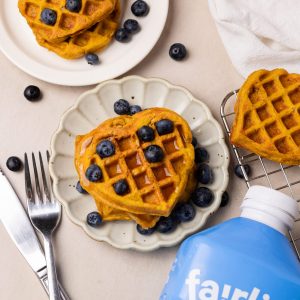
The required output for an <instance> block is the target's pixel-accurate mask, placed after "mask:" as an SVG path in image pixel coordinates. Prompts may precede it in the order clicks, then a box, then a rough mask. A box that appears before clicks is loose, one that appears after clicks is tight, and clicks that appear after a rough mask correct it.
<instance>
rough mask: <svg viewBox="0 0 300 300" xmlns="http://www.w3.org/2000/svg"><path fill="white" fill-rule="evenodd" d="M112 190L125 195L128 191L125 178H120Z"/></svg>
mask: <svg viewBox="0 0 300 300" xmlns="http://www.w3.org/2000/svg"><path fill="white" fill-rule="evenodd" d="M114 190H115V192H116V194H117V195H125V194H126V193H127V192H128V191H129V186H128V183H127V181H126V179H121V180H119V181H117V182H116V183H115V184H114Z"/></svg>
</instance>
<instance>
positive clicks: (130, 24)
mask: <svg viewBox="0 0 300 300" xmlns="http://www.w3.org/2000/svg"><path fill="white" fill-rule="evenodd" d="M123 26H124V28H125V29H126V30H127V32H128V33H135V32H137V31H138V30H139V23H138V21H137V20H133V19H128V20H126V21H125V22H124V25H123Z"/></svg>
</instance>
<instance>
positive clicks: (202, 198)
mask: <svg viewBox="0 0 300 300" xmlns="http://www.w3.org/2000/svg"><path fill="white" fill-rule="evenodd" d="M191 200H192V202H193V203H194V204H195V205H197V206H199V207H208V206H209V205H210V204H211V203H212V202H213V200H214V194H213V193H212V191H211V190H210V189H208V188H207V187H199V188H197V189H196V190H195V191H194V192H193V194H192V197H191Z"/></svg>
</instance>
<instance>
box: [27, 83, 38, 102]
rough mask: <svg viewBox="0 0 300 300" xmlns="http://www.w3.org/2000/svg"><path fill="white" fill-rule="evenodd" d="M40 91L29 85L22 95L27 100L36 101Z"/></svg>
mask: <svg viewBox="0 0 300 300" xmlns="http://www.w3.org/2000/svg"><path fill="white" fill-rule="evenodd" d="M40 96H41V91H40V89H39V88H38V87H37V86H35V85H29V86H28V87H26V88H25V90H24V97H25V98H26V99H27V100H29V101H37V100H39V99H40Z"/></svg>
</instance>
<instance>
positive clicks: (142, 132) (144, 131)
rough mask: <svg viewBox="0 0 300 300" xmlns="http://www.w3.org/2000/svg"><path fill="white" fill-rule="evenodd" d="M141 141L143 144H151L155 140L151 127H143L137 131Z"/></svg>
mask: <svg viewBox="0 0 300 300" xmlns="http://www.w3.org/2000/svg"><path fill="white" fill-rule="evenodd" d="M137 135H138V137H139V139H140V140H141V141H143V142H151V141H153V140H154V135H155V134H154V130H153V129H152V128H151V127H149V126H143V127H141V128H140V129H139V130H138V131H137Z"/></svg>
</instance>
